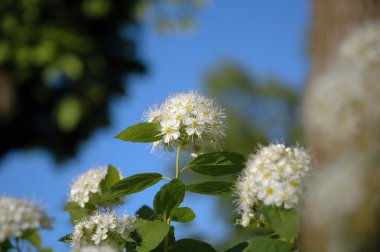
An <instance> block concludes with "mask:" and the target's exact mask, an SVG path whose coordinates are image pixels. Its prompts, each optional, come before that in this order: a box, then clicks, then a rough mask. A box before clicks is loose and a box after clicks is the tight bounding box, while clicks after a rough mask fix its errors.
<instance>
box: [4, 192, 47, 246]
mask: <svg viewBox="0 0 380 252" xmlns="http://www.w3.org/2000/svg"><path fill="white" fill-rule="evenodd" d="M50 224H51V220H50V219H49V218H48V217H47V215H46V214H45V212H44V211H42V210H41V209H40V208H39V207H38V206H37V205H35V204H33V203H31V202H28V201H27V200H24V199H16V198H11V197H5V196H1V197H0V242H2V241H4V240H6V239H7V238H20V237H22V235H23V234H24V232H25V231H26V230H28V231H30V230H34V229H36V230H37V229H40V228H50Z"/></svg>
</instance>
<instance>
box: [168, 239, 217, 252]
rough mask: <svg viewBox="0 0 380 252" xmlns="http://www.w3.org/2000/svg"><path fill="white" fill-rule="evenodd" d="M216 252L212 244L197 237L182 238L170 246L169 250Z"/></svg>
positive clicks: (178, 251)
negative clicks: (196, 238)
mask: <svg viewBox="0 0 380 252" xmlns="http://www.w3.org/2000/svg"><path fill="white" fill-rule="evenodd" d="M195 251H196V252H216V250H215V249H214V248H213V247H212V246H211V245H210V244H207V243H205V242H202V241H198V240H195V239H181V240H178V241H176V242H175V243H174V244H173V245H172V246H170V247H169V252H195Z"/></svg>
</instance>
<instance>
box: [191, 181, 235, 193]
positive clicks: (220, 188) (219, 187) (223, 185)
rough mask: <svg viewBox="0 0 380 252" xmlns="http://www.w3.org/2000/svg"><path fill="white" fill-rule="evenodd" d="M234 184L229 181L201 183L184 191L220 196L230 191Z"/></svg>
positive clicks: (192, 185)
mask: <svg viewBox="0 0 380 252" xmlns="http://www.w3.org/2000/svg"><path fill="white" fill-rule="evenodd" d="M233 185H234V183H233V182H230V181H206V182H201V183H195V184H190V185H188V186H186V190H187V191H189V192H193V193H200V194H208V195H222V194H228V193H230V192H231V191H232V188H233Z"/></svg>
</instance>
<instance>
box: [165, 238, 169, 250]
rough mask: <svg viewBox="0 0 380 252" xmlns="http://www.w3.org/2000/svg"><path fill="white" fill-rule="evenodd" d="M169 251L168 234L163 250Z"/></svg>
mask: <svg viewBox="0 0 380 252" xmlns="http://www.w3.org/2000/svg"><path fill="white" fill-rule="evenodd" d="M168 251H169V234H168V235H167V236H166V237H165V245H164V252H168Z"/></svg>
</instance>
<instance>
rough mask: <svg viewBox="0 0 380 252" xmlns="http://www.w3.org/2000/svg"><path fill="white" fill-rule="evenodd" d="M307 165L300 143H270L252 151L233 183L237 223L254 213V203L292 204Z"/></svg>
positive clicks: (308, 165) (294, 204) (309, 165)
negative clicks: (289, 145) (292, 145)
mask: <svg viewBox="0 0 380 252" xmlns="http://www.w3.org/2000/svg"><path fill="white" fill-rule="evenodd" d="M310 167H311V158H310V156H309V154H308V153H307V151H306V150H305V149H303V148H301V147H297V148H289V147H286V146H284V145H283V144H271V145H269V146H267V147H263V148H261V149H260V150H259V151H258V153H257V154H252V155H251V156H250V157H249V159H248V162H247V165H246V168H245V169H244V171H243V172H242V173H241V175H240V177H239V179H238V182H237V183H236V194H237V196H238V199H237V205H238V211H239V213H240V214H241V215H242V216H241V219H240V220H239V223H240V224H241V225H242V226H244V227H245V226H247V225H248V224H249V223H250V221H251V219H254V218H255V217H256V216H255V214H256V213H255V211H254V207H255V206H256V205H257V204H259V203H262V204H264V205H273V206H276V207H284V208H286V209H290V208H294V207H295V206H296V205H297V203H298V196H299V193H300V188H301V184H302V182H303V180H304V178H305V177H306V175H307V174H308V172H309V170H310Z"/></svg>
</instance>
